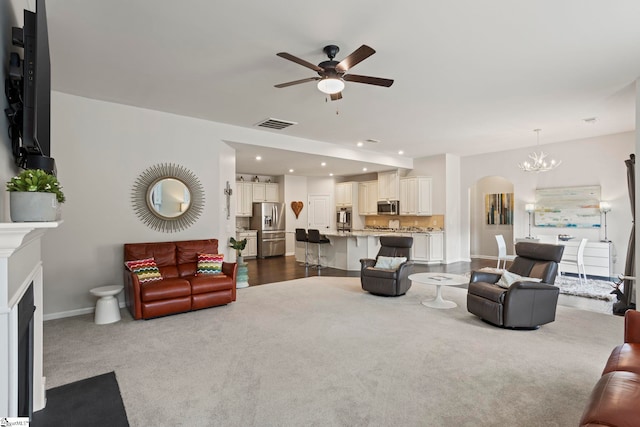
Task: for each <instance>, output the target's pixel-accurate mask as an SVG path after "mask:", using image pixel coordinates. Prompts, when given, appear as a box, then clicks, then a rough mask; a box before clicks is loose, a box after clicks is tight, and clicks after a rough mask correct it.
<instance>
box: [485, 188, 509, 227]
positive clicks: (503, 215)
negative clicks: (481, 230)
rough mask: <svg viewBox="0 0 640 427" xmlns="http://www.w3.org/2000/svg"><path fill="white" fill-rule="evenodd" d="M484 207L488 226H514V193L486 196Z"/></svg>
mask: <svg viewBox="0 0 640 427" xmlns="http://www.w3.org/2000/svg"><path fill="white" fill-rule="evenodd" d="M484 206H485V216H486V219H487V224H489V225H511V224H513V193H495V194H485V196H484Z"/></svg>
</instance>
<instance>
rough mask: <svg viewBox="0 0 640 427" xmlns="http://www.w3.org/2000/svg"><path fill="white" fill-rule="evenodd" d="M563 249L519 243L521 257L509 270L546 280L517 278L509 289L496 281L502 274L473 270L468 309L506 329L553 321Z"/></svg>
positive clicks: (529, 327)
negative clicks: (557, 279) (534, 280)
mask: <svg viewBox="0 0 640 427" xmlns="http://www.w3.org/2000/svg"><path fill="white" fill-rule="evenodd" d="M563 251H564V246H563V245H549V244H543V243H533V242H518V243H516V255H517V256H516V259H515V260H514V261H513V263H512V264H511V266H510V267H509V268H508V269H507V271H510V272H512V273H515V274H517V275H519V276H523V277H532V278H538V279H542V282H528V281H517V282H514V283H512V284H511V286H510V287H509V288H508V289H507V288H503V287H500V286H498V285H497V284H496V283H498V281H499V280H500V277H501V274H495V273H489V272H484V271H473V272H471V280H470V281H469V290H468V293H467V310H468V311H469V312H470V313H473V314H475V315H476V316H478V317H481V318H482V319H484V320H486V321H487V322H489V323H492V324H494V325H497V326H503V327H505V328H523V329H536V328H537V327H539V326H540V325H544V324H545V323H549V322H553V321H554V320H555V318H556V306H557V304H558V294H559V293H560V289H558V288H557V287H556V286H553V283H555V280H556V275H557V274H558V263H559V262H560V259H561V258H562V253H563Z"/></svg>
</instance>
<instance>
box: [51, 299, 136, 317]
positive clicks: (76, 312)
mask: <svg viewBox="0 0 640 427" xmlns="http://www.w3.org/2000/svg"><path fill="white" fill-rule="evenodd" d="M119 306H120V308H124V307H126V306H127V304H126V303H125V302H124V301H120V304H119ZM95 311H96V308H95V306H94V307H87V308H78V309H77V310H69V311H60V312H58V313H49V314H44V315H43V316H42V320H44V321H45V322H46V321H47V320H55V319H64V318H65V317H74V316H82V315H83V314H91V313H93V312H95Z"/></svg>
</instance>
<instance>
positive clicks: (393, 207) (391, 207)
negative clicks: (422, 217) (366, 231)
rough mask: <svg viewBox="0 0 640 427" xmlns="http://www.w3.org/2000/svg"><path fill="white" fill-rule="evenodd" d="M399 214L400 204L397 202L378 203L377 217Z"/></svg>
mask: <svg viewBox="0 0 640 427" xmlns="http://www.w3.org/2000/svg"><path fill="white" fill-rule="evenodd" d="M399 213H400V202H399V201H398V200H389V201H387V202H378V215H398V214H399Z"/></svg>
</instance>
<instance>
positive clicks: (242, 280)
mask: <svg viewBox="0 0 640 427" xmlns="http://www.w3.org/2000/svg"><path fill="white" fill-rule="evenodd" d="M236 262H237V263H238V272H237V274H236V289H241V288H246V287H248V286H249V266H248V265H247V263H246V262H244V258H243V257H242V255H238V256H237V257H236Z"/></svg>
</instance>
